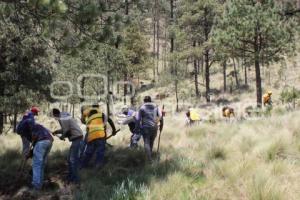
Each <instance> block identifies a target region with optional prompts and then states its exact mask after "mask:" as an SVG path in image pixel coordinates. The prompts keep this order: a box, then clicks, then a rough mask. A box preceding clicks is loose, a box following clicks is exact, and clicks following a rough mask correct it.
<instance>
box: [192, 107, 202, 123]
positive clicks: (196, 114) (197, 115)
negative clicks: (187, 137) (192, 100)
mask: <svg viewBox="0 0 300 200" xmlns="http://www.w3.org/2000/svg"><path fill="white" fill-rule="evenodd" d="M190 118H191V120H193V121H200V115H199V114H198V113H197V111H196V110H194V109H191V110H190Z"/></svg>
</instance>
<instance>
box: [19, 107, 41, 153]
mask: <svg viewBox="0 0 300 200" xmlns="http://www.w3.org/2000/svg"><path fill="white" fill-rule="evenodd" d="M39 111H40V110H39V109H38V108H37V107H35V106H33V107H31V109H30V111H27V112H26V113H25V114H24V115H23V117H22V120H21V121H20V122H19V123H18V125H17V128H16V132H17V134H18V135H20V137H21V139H22V154H23V156H24V157H27V156H28V155H29V153H30V144H31V141H32V138H31V135H32V128H33V126H34V125H35V118H34V117H35V116H37V115H38V113H39Z"/></svg>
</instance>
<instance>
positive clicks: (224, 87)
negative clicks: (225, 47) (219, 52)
mask: <svg viewBox="0 0 300 200" xmlns="http://www.w3.org/2000/svg"><path fill="white" fill-rule="evenodd" d="M226 68H227V63H226V60H225V61H224V62H223V90H224V92H226V91H227V83H226V76H227V75H226Z"/></svg>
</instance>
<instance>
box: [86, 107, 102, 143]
mask: <svg viewBox="0 0 300 200" xmlns="http://www.w3.org/2000/svg"><path fill="white" fill-rule="evenodd" d="M92 110H93V109H90V111H92ZM97 111H98V112H97V113H95V114H93V115H91V116H89V117H88V118H87V121H86V126H87V134H88V135H87V142H91V141H93V140H96V139H102V138H105V137H106V133H105V123H104V119H103V113H102V112H99V110H98V109H97Z"/></svg>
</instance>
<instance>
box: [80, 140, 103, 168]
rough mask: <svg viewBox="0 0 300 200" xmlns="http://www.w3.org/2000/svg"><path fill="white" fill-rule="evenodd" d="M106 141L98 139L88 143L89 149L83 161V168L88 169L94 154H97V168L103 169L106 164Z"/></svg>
mask: <svg viewBox="0 0 300 200" xmlns="http://www.w3.org/2000/svg"><path fill="white" fill-rule="evenodd" d="M105 144H106V140H105V139H96V140H93V141H91V142H88V143H87V148H86V150H85V152H84V155H83V159H82V167H83V168H86V167H88V164H89V162H90V160H91V158H92V157H93V155H94V153H96V161H95V166H96V167H101V166H103V164H104V153H105Z"/></svg>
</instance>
